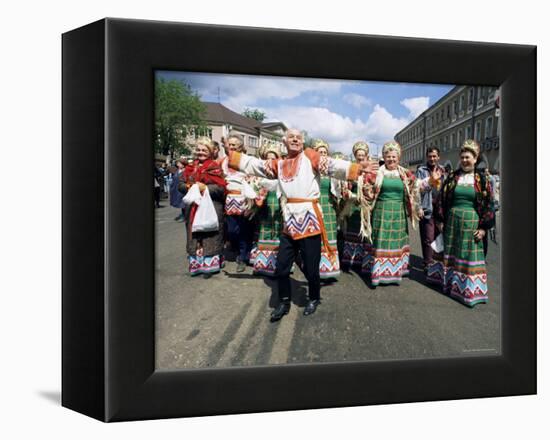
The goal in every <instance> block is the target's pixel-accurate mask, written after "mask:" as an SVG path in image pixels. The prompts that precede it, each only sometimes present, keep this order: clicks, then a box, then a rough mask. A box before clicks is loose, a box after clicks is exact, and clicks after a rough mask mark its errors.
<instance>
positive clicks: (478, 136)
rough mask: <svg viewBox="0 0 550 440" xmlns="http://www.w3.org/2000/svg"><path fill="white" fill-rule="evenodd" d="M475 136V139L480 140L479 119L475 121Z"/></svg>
mask: <svg viewBox="0 0 550 440" xmlns="http://www.w3.org/2000/svg"><path fill="white" fill-rule="evenodd" d="M475 136H476V141H478V142H479V141H481V121H477V122H476V130H475Z"/></svg>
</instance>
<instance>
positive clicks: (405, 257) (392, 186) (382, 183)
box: [371, 165, 420, 286]
mask: <svg viewBox="0 0 550 440" xmlns="http://www.w3.org/2000/svg"><path fill="white" fill-rule="evenodd" d="M374 197H375V198H374V201H373V208H372V213H371V219H372V233H371V234H372V260H371V261H372V267H371V282H372V285H373V286H378V285H380V284H390V283H397V284H399V283H400V282H401V280H402V278H403V277H404V276H408V275H409V255H410V246H409V228H408V222H407V217H409V218H410V219H411V221H412V225H413V228H414V227H416V222H417V221H418V217H419V210H420V195H419V190H418V186H417V183H416V180H415V176H414V174H412V173H411V172H410V171H409V170H407V169H406V168H403V167H401V166H398V167H397V169H395V170H392V171H390V170H387V169H386V167H385V166H384V165H382V166H381V167H380V169H379V171H378V175H377V177H376V182H375V185H374Z"/></svg>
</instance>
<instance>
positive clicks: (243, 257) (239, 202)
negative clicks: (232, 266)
mask: <svg viewBox="0 0 550 440" xmlns="http://www.w3.org/2000/svg"><path fill="white" fill-rule="evenodd" d="M222 169H223V172H224V174H225V180H226V182H227V193H226V199H225V219H226V223H227V235H228V239H229V240H230V241H231V244H232V245H233V247H234V248H236V250H237V249H238V252H239V260H240V261H242V262H245V263H248V262H249V257H250V251H251V250H252V239H253V233H254V226H253V223H252V222H251V220H250V219H249V218H247V217H245V216H244V213H245V211H246V210H247V209H248V208H250V207H252V203H251V202H249V200H248V199H247V198H246V197H245V195H244V184H245V182H246V180H247V176H246V174H244V173H242V172H240V171H237V170H234V169H232V168H229V167H228V159H227V157H226V158H225V159H224V160H223V161H222Z"/></svg>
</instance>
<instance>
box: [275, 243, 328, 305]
mask: <svg viewBox="0 0 550 440" xmlns="http://www.w3.org/2000/svg"><path fill="white" fill-rule="evenodd" d="M280 238H281V240H280V244H279V252H278V253H277V269H276V270H275V276H276V277H277V280H278V285H279V300H280V301H281V302H290V297H291V287H290V270H291V269H292V264H293V263H294V260H295V259H296V257H297V256H298V254H300V257H301V259H302V270H303V272H304V275H305V276H306V279H307V281H308V294H309V299H310V300H316V299H320V298H321V277H320V276H319V262H320V261H321V236H320V235H314V236H313V237H306V238H301V239H299V240H293V239H292V238H290V237H289V236H288V235H286V234H281V237H280Z"/></svg>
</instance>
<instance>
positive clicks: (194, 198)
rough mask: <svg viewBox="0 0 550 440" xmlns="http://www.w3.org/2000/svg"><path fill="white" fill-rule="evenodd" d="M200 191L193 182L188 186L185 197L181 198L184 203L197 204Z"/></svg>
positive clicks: (199, 199) (199, 200)
mask: <svg viewBox="0 0 550 440" xmlns="http://www.w3.org/2000/svg"><path fill="white" fill-rule="evenodd" d="M201 198H202V196H201V191H200V190H199V185H198V183H195V184H194V185H192V186H191V188H189V190H188V191H187V194H185V197H184V198H183V199H182V200H181V201H182V203H183V204H184V205H186V206H187V205H191V204H193V203H196V204H197V205H198V204H199V203H200V202H201Z"/></svg>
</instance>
